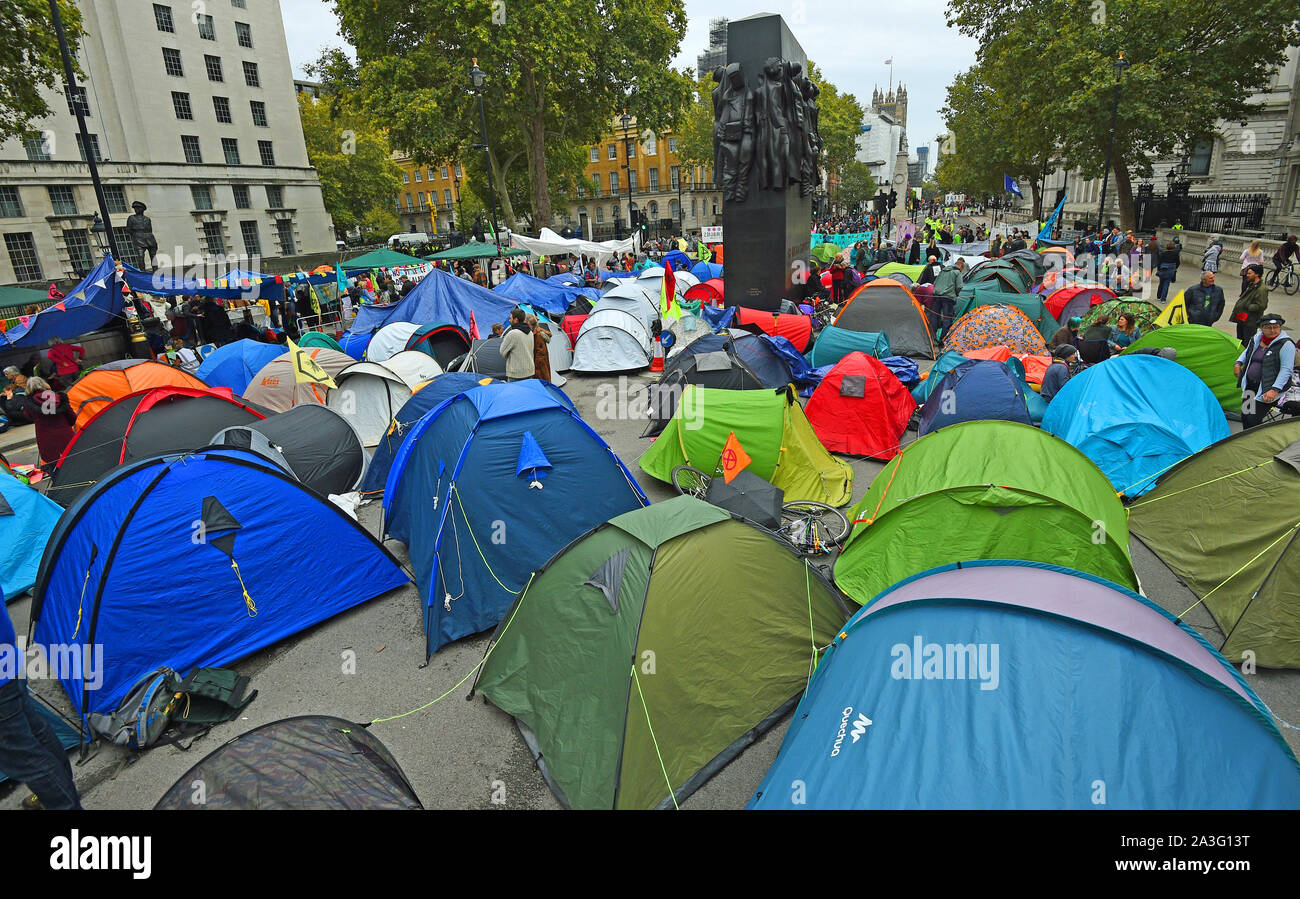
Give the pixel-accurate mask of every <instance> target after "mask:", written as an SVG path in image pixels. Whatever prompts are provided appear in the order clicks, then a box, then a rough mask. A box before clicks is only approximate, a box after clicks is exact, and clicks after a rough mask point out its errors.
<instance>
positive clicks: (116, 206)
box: [104, 184, 126, 214]
mask: <svg viewBox="0 0 1300 899" xmlns="http://www.w3.org/2000/svg"><path fill="white" fill-rule="evenodd" d="M104 199H105V200H106V201H107V202H108V211H109V212H110V213H114V214H117V213H123V212H126V188H125V187H123V186H122V185H120V184H105V185H104Z"/></svg>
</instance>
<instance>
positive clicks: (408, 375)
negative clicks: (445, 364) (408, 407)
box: [381, 350, 442, 391]
mask: <svg viewBox="0 0 1300 899" xmlns="http://www.w3.org/2000/svg"><path fill="white" fill-rule="evenodd" d="M381 364H382V365H383V366H384V368H386V369H388V370H389V371H391V372H392V373H393V374H395V375H397V376H398V377H399V378H401V379H402V382H403V383H404V384H406V386H407V387H409V388H410V389H411V390H412V391H415V390H418V389H419V387H420V385H421V384H423V383H424V382H425V381H430V380H432V379H433V378H436V377H437V376H438V375H440V374H442V366H440V365H439V364H438V360H437V359H434V358H433V357H432V356H430V355H429V354H428V353H421V352H419V351H418V350H402V351H401V352H400V353H396V354H394V355H392V356H389V357H388V358H387V359H386V360H385V361H384V362H383V363H381Z"/></svg>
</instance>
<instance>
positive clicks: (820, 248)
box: [809, 243, 842, 264]
mask: <svg viewBox="0 0 1300 899" xmlns="http://www.w3.org/2000/svg"><path fill="white" fill-rule="evenodd" d="M841 249H842V248H841V247H837V246H836V245H835V244H833V243H823V244H818V245H817V246H815V247H813V249H812V252H811V253H809V255H810V256H812V258H814V259H816V260H817V261H818V262H821V263H824V264H830V263H832V262H834V261H835V257H836V256H838V255H839V254H840V250H841Z"/></svg>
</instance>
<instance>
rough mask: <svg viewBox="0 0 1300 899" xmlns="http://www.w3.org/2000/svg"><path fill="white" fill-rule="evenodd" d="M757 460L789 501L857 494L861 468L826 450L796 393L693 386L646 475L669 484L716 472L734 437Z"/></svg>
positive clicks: (649, 457) (832, 500) (838, 502)
mask: <svg viewBox="0 0 1300 899" xmlns="http://www.w3.org/2000/svg"><path fill="white" fill-rule="evenodd" d="M733 432H734V433H735V435H736V439H737V440H739V441H740V445H741V446H742V447H743V448H744V450H745V452H746V453H748V454H749V456H750V458H751V459H752V460H753V461H752V462H751V463H750V465H749V469H748V470H749V471H752V472H753V473H754V474H756V475H758V476H759V477H761V478H763V479H764V480H766V481H770V482H772V483H773V484H775V485H776V486H777V487H780V488H781V489H782V490H784V491H785V498H786V501H787V502H793V501H795V500H814V501H816V502H822V503H829V504H830V505H832V506H842V505H844V504H845V503H847V502H848V501H849V499H850V498H851V497H852V496H853V469H852V468H851V467H850V466H849V464H848V463H847V462H845V461H843V460H842V459H836V458H835V457H834V456H832V455H831V454H830V453H828V452H827V451H826V448H825V447H824V446H822V444H821V441H819V440H818V439H817V434H816V433H815V432H814V431H813V428H812V425H811V424H809V423H808V417H807V416H806V415H805V414H804V410H803V407H802V406H801V405H799V400H798V399H797V398H796V397H795V395H794V391H793V390H791V389H788V388H787V389H781V390H711V389H709V388H707V387H697V386H695V385H694V384H691V385H688V386H687V387H686V388H685V389H684V390H683V391H682V395H681V398H680V399H679V400H678V402H677V409H676V410H675V411H674V413H673V417H672V420H670V421H669V422H668V424H667V426H666V427H665V428H664V431H663V433H662V434H661V435H660V436H659V438H658V439H657V440H655V442H654V443H653V444H651V446H650V449H648V450H646V451H645V454H644V455H642V456H641V463H640V464H641V470H642V471H644V472H645V473H646V474H648V475H650V476H651V477H653V478H658V479H659V480H661V481H664V482H665V483H669V482H671V481H672V472H673V469H674V468H675V467H677V466H678V465H693V466H695V467H696V468H698V469H700V470H701V471H704V472H706V473H708V474H712V473H713V472H714V471H715V470H716V469H717V468H718V465H719V463H720V461H721V459H722V451H723V448H724V447H725V446H726V443H727V438H728V436H729V435H730V434H732V433H733Z"/></svg>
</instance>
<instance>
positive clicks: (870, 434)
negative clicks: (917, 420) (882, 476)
mask: <svg viewBox="0 0 1300 899" xmlns="http://www.w3.org/2000/svg"><path fill="white" fill-rule="evenodd" d="M915 410H916V401H915V400H913V399H912V395H911V394H910V393H908V391H907V388H906V387H904V386H903V382H902V381H900V380H898V378H897V376H895V374H894V373H893V372H892V371H890V370H889V368H888V366H886V365H885V364H884V363H883V362H881V361H880V360H879V359H876V358H875V357H874V356H868V355H867V354H866V353H849V354H848V355H847V356H845V357H844V358H843V359H841V360H840V361H839V362H837V363H836V364H835V367H834V368H832V369H831V370H830V371H829V372H828V373H827V374H826V376H825V377H823V378H822V382H821V384H819V385H818V386H817V389H816V390H814V391H813V395H812V398H811V399H810V400H808V406H807V408H806V409H805V410H804V411H805V413H806V414H807V416H808V423H809V424H811V425H812V428H813V430H814V431H815V432H816V433H817V439H818V440H820V441H821V442H822V445H823V446H825V447H826V448H827V449H828V450H830V451H831V452H834V453H851V454H853V455H855V456H867V457H869V458H872V459H882V460H883V459H892V458H894V456H896V455H898V446H899V444H900V443H901V442H902V439H903V435H904V434H905V433H906V432H907V423H908V422H909V421H911V419H912V413H913V412H914V411H915Z"/></svg>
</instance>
